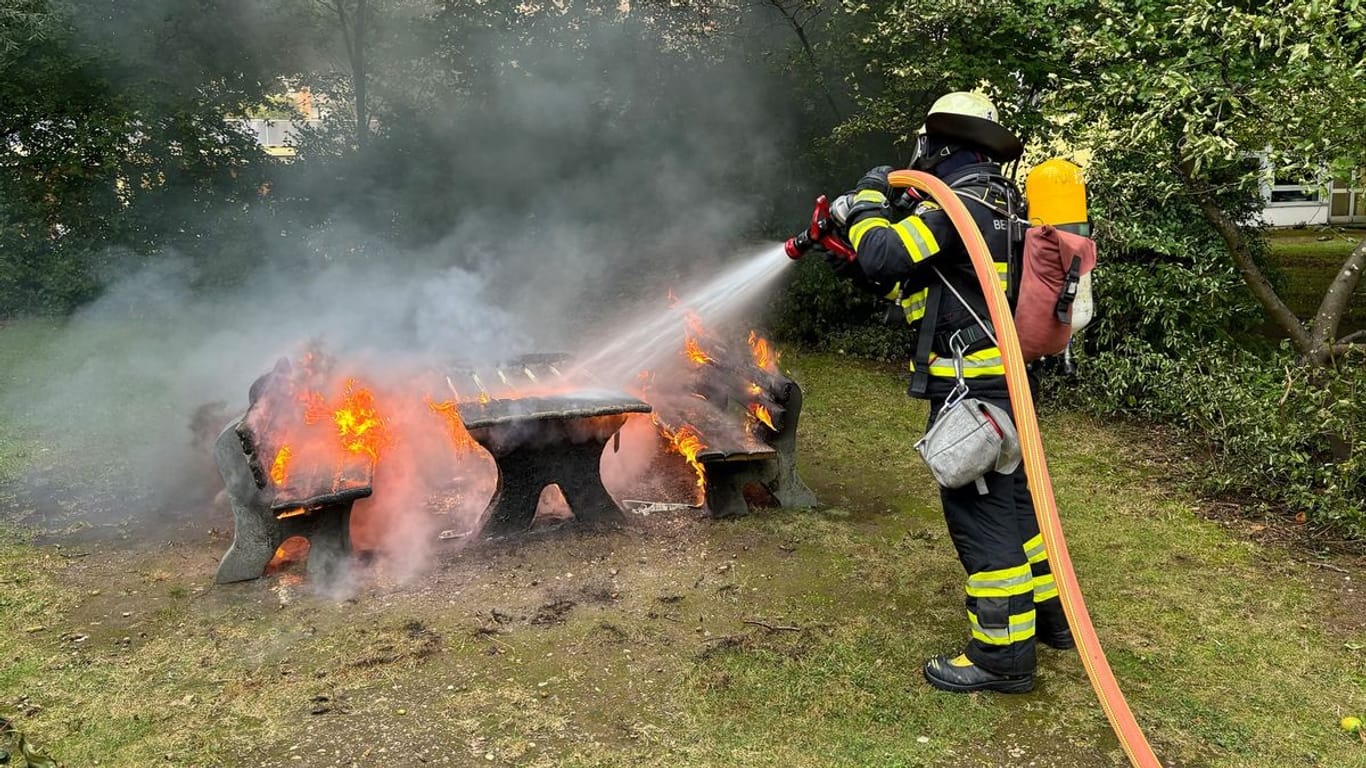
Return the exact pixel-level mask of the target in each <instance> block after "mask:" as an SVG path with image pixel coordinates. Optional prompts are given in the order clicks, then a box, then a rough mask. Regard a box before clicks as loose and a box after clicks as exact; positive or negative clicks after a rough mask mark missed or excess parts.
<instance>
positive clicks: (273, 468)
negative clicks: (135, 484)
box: [213, 359, 376, 584]
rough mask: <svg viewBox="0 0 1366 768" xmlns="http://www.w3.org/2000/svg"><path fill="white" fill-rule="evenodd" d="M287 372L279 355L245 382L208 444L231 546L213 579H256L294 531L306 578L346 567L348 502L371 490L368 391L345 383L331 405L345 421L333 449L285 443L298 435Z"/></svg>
mask: <svg viewBox="0 0 1366 768" xmlns="http://www.w3.org/2000/svg"><path fill="white" fill-rule="evenodd" d="M295 378H296V377H295V370H294V367H293V366H292V365H291V364H290V362H289V361H288V360H286V359H281V360H280V361H279V362H278V363H277V364H276V366H275V368H274V369H273V370H272V371H270V372H269V373H267V374H265V375H264V376H262V377H260V378H259V379H257V380H256V381H255V382H254V383H253V384H252V387H251V393H250V397H249V401H250V402H249V405H248V407H247V411H246V413H244V414H243V415H242V416H241V417H240V418H239V419H237V420H235V421H233V422H232V423H231V424H229V425H228V426H227V427H226V428H225V429H224V430H223V431H222V432H221V433H220V434H219V436H218V439H217V440H216V441H215V442H214V449H213V456H214V462H215V463H216V464H217V465H218V471H219V474H220V475H222V477H223V483H224V485H225V486H226V491H227V497H228V502H229V504H230V505H231V507H232V515H233V540H232V544H231V545H230V546H229V547H228V551H227V552H226V553H225V554H224V555H223V559H222V560H221V561H220V562H219V565H218V572H217V574H216V575H215V577H214V580H215V581H216V582H218V583H220V584H224V583H229V582H234V581H247V580H249V579H256V578H260V577H261V576H262V575H263V574H264V573H265V570H266V566H268V565H269V564H270V561H271V560H272V559H273V558H274V557H275V553H276V550H277V549H279V547H280V546H281V545H282V544H283V543H284V542H285V541H286V540H287V539H290V538H292V537H295V536H299V537H303V538H304V539H307V540H308V543H309V553H308V575H309V578H310V580H314V581H317V582H321V583H334V582H335V581H336V580H337V579H338V578H340V577H341V576H343V575H344V574H345V572H346V569H347V567H348V563H349V558H350V554H351V505H352V504H354V503H355V502H356V500H357V499H363V498H365V497H367V496H369V495H371V493H372V492H373V482H374V473H375V458H376V455H375V453H374V451H373V449H372V448H371V449H369V450H366V449H367V447H368V446H367V445H366V443H365V441H364V440H361V439H360V438H359V434H360V433H362V432H364V431H366V429H367V426H366V424H367V422H366V421H365V419H367V418H372V417H373V414H372V413H371V411H372V409H371V408H370V407H369V403H368V395H364V394H362V395H357V394H356V393H355V392H354V391H353V389H352V387H351V385H350V384H349V383H348V386H347V388H346V391H345V398H346V402H345V403H343V405H342V408H343V409H342V410H339V411H337V414H339V416H338V418H343V417H344V418H345V419H349V423H348V424H347V425H345V426H343V428H341V430H340V437H341V440H340V441H339V442H338V446H339V450H333V451H316V450H305V448H304V446H300V445H292V444H291V443H289V442H286V441H285V436H290V435H292V436H293V437H291V438H290V439H293V438H297V437H298V436H299V432H298V430H299V425H298V424H294V423H292V422H294V421H298V416H299V414H298V413H296V411H298V410H299V409H296V408H294V407H292V402H293V401H294V400H296V399H297V398H299V393H298V391H297V390H296V386H295V384H296V381H295ZM311 405H312V407H313V408H314V409H316V408H318V405H317V404H316V403H313V404H311ZM348 436H349V438H350V442H348V441H347V438H348ZM348 446H349V447H351V448H353V450H345V448H346V447H348Z"/></svg>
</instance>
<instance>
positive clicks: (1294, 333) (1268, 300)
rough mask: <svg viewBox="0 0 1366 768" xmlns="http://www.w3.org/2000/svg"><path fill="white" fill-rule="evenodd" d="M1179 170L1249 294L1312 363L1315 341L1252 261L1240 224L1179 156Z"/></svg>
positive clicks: (1187, 162) (1186, 161)
mask: <svg viewBox="0 0 1366 768" xmlns="http://www.w3.org/2000/svg"><path fill="white" fill-rule="evenodd" d="M1176 167H1177V172H1178V175H1179V176H1180V177H1181V183H1182V184H1183V185H1185V187H1186V189H1187V190H1188V191H1189V192H1190V193H1191V196H1192V197H1194V199H1195V203H1196V205H1197V206H1199V208H1200V213H1201V215H1203V216H1204V217H1205V221H1207V222H1209V224H1210V226H1212V227H1214V231H1216V232H1218V233H1219V237H1220V238H1222V239H1223V241H1224V246H1225V247H1226V248H1227V249H1228V253H1229V256H1230V257H1231V258H1232V259H1233V263H1234V265H1235V266H1237V267H1238V272H1239V273H1240V274H1241V275H1242V276H1243V282H1245V283H1247V287H1248V290H1250V291H1252V295H1253V296H1254V297H1255V298H1256V299H1257V301H1258V302H1259V303H1260V304H1261V305H1262V309H1265V310H1266V314H1267V315H1268V316H1269V317H1270V318H1271V319H1272V321H1274V322H1275V323H1276V325H1278V326H1280V327H1281V330H1283V331H1285V333H1286V335H1287V336H1289V337H1290V343H1291V344H1294V345H1295V349H1296V351H1298V352H1299V353H1300V356H1301V357H1302V358H1304V359H1305V360H1309V359H1310V356H1311V353H1312V351H1313V348H1314V340H1313V338H1311V336H1310V334H1309V331H1308V330H1306V329H1305V327H1304V323H1302V322H1301V321H1300V319H1299V318H1298V317H1296V316H1295V313H1294V312H1292V311H1290V307H1288V306H1286V304H1285V302H1284V301H1282V300H1281V297H1280V296H1278V295H1277V294H1276V289H1275V288H1273V287H1272V286H1271V282H1270V281H1269V280H1267V279H1266V275H1264V274H1262V270H1261V269H1260V268H1259V267H1258V266H1257V263H1256V261H1254V260H1253V258H1252V249H1251V248H1249V247H1248V244H1247V239H1246V238H1244V237H1243V233H1242V232H1240V231H1239V230H1238V224H1237V222H1235V221H1234V220H1233V219H1231V218H1230V217H1229V215H1228V213H1227V212H1226V211H1224V209H1223V208H1220V207H1219V203H1218V201H1216V200H1215V199H1214V193H1213V192H1212V191H1210V189H1209V187H1208V186H1206V185H1205V184H1204V183H1203V182H1201V181H1199V180H1197V179H1196V178H1195V173H1194V170H1193V168H1192V166H1191V163H1190V161H1188V160H1181V159H1179V156H1178V160H1177V165H1176Z"/></svg>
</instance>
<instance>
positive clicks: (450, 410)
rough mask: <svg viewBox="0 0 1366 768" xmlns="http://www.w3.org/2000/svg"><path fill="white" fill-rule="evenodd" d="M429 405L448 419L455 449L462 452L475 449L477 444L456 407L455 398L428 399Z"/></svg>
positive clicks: (433, 410) (436, 412)
mask: <svg viewBox="0 0 1366 768" xmlns="http://www.w3.org/2000/svg"><path fill="white" fill-rule="evenodd" d="M427 407H428V408H430V409H431V410H432V413H435V414H437V415H439V416H441V417H442V418H444V419H445V420H446V427H447V429H448V430H449V431H450V435H451V442H452V443H454V444H455V449H456V450H457V451H460V452H462V453H463V452H465V451H473V450H474V449H475V448H476V446H477V444H476V443H475V441H474V437H472V436H471V435H470V432H469V430H467V429H465V421H464V419H461V418H460V411H459V409H457V408H456V405H455V401H454V400H444V401H442V402H439V403H437V402H433V401H432V399H431V398H428V399H427Z"/></svg>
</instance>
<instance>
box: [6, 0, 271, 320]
mask: <svg viewBox="0 0 1366 768" xmlns="http://www.w3.org/2000/svg"><path fill="white" fill-rule="evenodd" d="M255 5H256V3H248V4H241V3H228V2H220V1H219V0H205V2H201V3H197V4H196V5H195V7H194V8H192V9H191V8H186V7H177V8H174V9H171V10H169V11H168V10H167V8H166V7H165V5H164V4H163V3H153V2H139V3H132V4H128V6H127V7H125V8H121V11H120V13H119V14H118V15H116V16H113V17H109V16H108V14H107V12H105V13H104V14H101V12H100V4H99V3H98V2H94V0H50V2H30V3H27V4H26V6H25V7H26V8H28V9H29V10H30V11H31V12H32V14H36V17H35V18H37V21H33V22H32V23H31V24H29V26H27V27H23V26H11V25H10V23H9V22H10V21H11V18H10V17H9V16H7V17H5V18H4V19H3V21H5V22H6V23H5V26H4V30H3V34H4V46H5V47H6V50H5V51H4V53H3V55H0V137H3V140H2V141H0V317H5V316H10V315H14V314H17V313H21V312H43V311H61V310H65V309H69V308H70V307H72V306H74V305H76V304H79V303H80V302H82V301H85V300H88V299H89V298H91V297H92V296H94V295H95V294H96V292H97V291H98V290H99V287H100V285H101V284H102V282H103V280H104V279H105V278H106V277H107V275H108V273H111V272H113V271H115V270H116V269H119V268H122V267H125V266H126V265H127V261H126V258H127V254H129V253H131V254H134V255H135V257H142V256H145V255H147V254H151V253H153V252H155V251H157V250H159V249H163V248H168V247H171V248H177V249H180V250H183V251H190V252H197V253H193V255H196V256H198V257H200V258H201V259H202V260H203V261H204V262H205V263H209V262H210V261H211V259H212V258H213V257H217V256H218V251H219V250H221V249H222V247H223V245H224V242H225V241H227V242H234V241H236V240H238V239H240V238H241V237H242V236H243V231H244V227H245V225H246V224H247V222H246V216H245V215H244V210H245V208H246V207H247V206H249V205H251V204H252V203H253V202H254V201H255V200H256V198H257V197H258V190H259V189H260V188H261V185H262V184H263V183H264V182H265V181H266V171H267V166H266V165H265V159H264V156H263V155H262V153H261V152H260V151H259V149H258V148H257V147H256V145H255V142H254V140H253V139H252V138H251V137H250V136H248V135H246V134H245V133H244V132H243V131H241V130H240V129H239V128H237V127H236V126H235V125H234V124H232V123H230V122H229V121H228V119H227V118H228V117H229V116H230V115H235V114H241V113H243V112H244V111H245V110H244V107H245V106H246V105H248V104H253V103H256V102H259V101H260V100H261V99H263V98H264V95H265V93H266V92H267V90H268V89H269V88H271V87H272V82H271V75H270V73H271V72H272V71H275V70H278V69H279V67H280V62H279V60H278V59H277V55H278V54H277V51H276V49H275V48H274V47H273V43H274V42H275V41H274V40H273V39H272V38H271V36H269V35H262V30H261V29H259V28H257V27H256V26H254V25H252V24H250V23H248V22H250V21H251V14H249V13H247V10H246V9H247V8H248V7H249V6H255ZM27 18H28V17H27V16H26V17H24V19H27ZM279 34H280V35H283V31H281V32H280V33H279Z"/></svg>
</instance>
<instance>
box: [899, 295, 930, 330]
mask: <svg viewBox="0 0 1366 768" xmlns="http://www.w3.org/2000/svg"><path fill="white" fill-rule="evenodd" d="M929 298H930V289H929V288H922V289H920V290H918V291H916V292H915V293H913V294H911V295H910V296H907V297H906V298H904V299H902V300H901V309H902V311H904V312H905V313H906V322H908V323H914V322H915V321H917V320H919V319H920V318H922V317H924V316H925V302H926V301H928V300H929Z"/></svg>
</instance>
